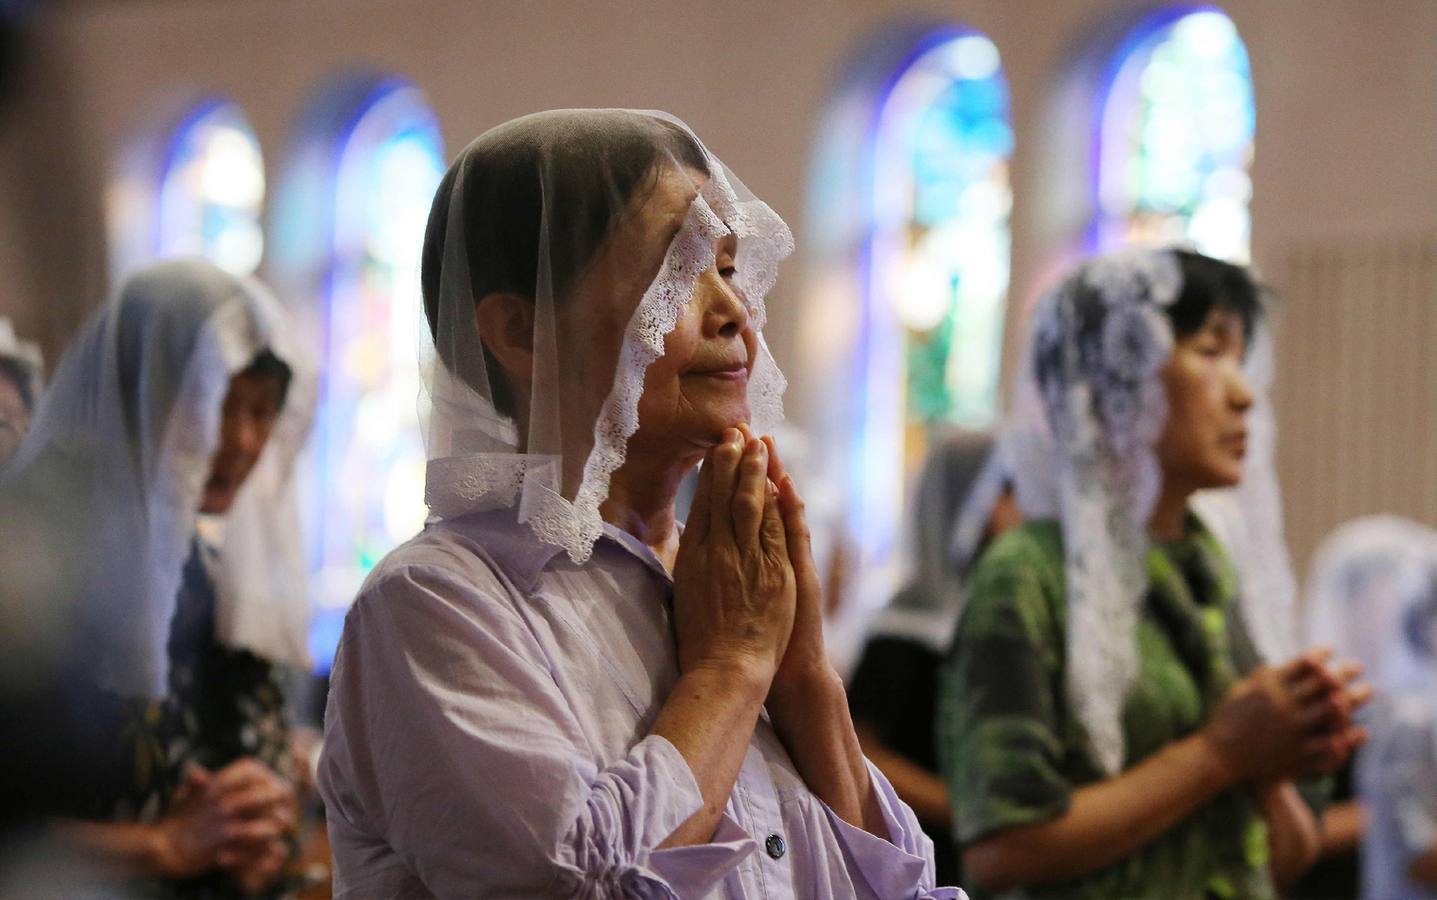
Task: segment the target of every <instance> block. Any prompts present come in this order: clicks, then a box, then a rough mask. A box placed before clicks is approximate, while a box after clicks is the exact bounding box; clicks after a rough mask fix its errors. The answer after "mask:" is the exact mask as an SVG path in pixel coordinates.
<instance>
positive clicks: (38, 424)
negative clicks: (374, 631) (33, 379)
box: [6, 260, 314, 698]
mask: <svg viewBox="0 0 1437 900" xmlns="http://www.w3.org/2000/svg"><path fill="white" fill-rule="evenodd" d="M289 333H290V329H288V328H286V327H285V326H284V324H283V319H282V316H281V313H280V310H279V307H278V304H277V303H276V302H275V300H274V299H273V298H272V297H271V296H270V295H269V293H268V291H266V290H265V289H264V288H263V287H262V286H261V285H260V284H259V283H258V282H256V281H253V280H240V279H237V278H235V277H233V276H231V275H229V274H227V273H225V272H223V271H221V270H220V269H218V268H216V267H215V266H213V265H211V264H210V263H207V262H203V261H200V260H183V261H173V262H165V263H160V264H158V265H155V266H152V267H150V268H148V269H145V270H143V271H141V272H139V273H137V274H136V275H134V276H133V277H132V278H131V279H130V280H129V281H127V282H126V284H125V285H124V287H123V288H122V289H121V292H120V295H119V297H118V298H117V299H116V300H115V301H114V302H113V303H110V304H108V305H106V306H105V307H104V308H102V309H101V310H100V311H99V312H97V313H96V314H95V315H94V316H93V317H92V318H91V319H90V321H89V322H88V323H87V324H86V325H85V327H84V328H83V329H82V330H81V332H80V333H79V335H78V336H77V337H76V338H75V339H74V341H73V342H72V343H71V345H70V347H69V348H68V349H67V350H66V352H65V354H64V356H63V357H62V358H61V360H60V364H59V366H58V367H57V369H56V372H55V375H54V378H53V381H52V384H51V386H50V388H49V390H48V391H47V392H46V394H45V396H44V398H43V400H42V401H41V404H40V406H39V409H38V410H37V411H36V415H35V420H34V424H33V426H32V427H31V429H30V433H29V434H28V435H27V436H26V439H25V442H24V444H23V445H22V446H21V448H20V451H19V453H18V454H17V456H16V458H15V460H14V464H13V466H12V467H11V468H9V469H7V470H6V483H7V484H6V487H7V488H11V489H15V490H18V491H20V492H23V493H28V494H29V495H31V496H34V495H36V494H40V495H42V496H43V495H44V494H45V493H46V492H55V493H56V494H57V496H65V497H68V498H70V499H71V500H77V501H78V503H67V502H56V503H54V504H52V505H50V507H49V510H48V511H49V512H51V513H54V514H55V515H62V516H63V517H64V521H58V522H57V521H48V520H46V521H36V522H35V523H34V524H35V527H36V529H37V530H40V531H43V532H44V533H46V534H48V535H52V536H54V537H55V538H58V539H62V540H64V541H65V542H66V544H67V545H69V549H70V552H71V555H72V556H73V557H74V558H75V559H77V560H78V561H79V562H78V565H79V566H80V568H81V569H82V571H80V572H75V573H67V574H68V575H69V576H71V577H73V578H74V585H75V591H76V593H77V597H76V598H75V603H74V611H75V617H74V620H73V629H74V632H73V634H72V638H73V641H72V646H74V647H76V648H83V650H82V651H81V652H82V654H83V657H82V658H83V664H84V665H85V666H87V667H88V668H89V669H90V670H91V673H92V675H93V677H94V678H95V680H96V681H97V682H98V683H99V685H100V686H101V687H104V688H106V689H109V690H112V691H114V692H116V693H119V694H122V695H126V696H135V697H148V698H155V697H160V696H163V695H164V694H165V692H166V690H167V679H168V657H167V653H166V644H167V641H168V637H169V629H170V620H171V617H172V616H173V614H174V610H175V601H176V595H177V592H178V590H179V585H180V578H181V572H182V569H183V566H184V564H185V559H186V557H187V555H188V553H189V545H190V540H191V538H192V537H193V535H194V533H195V528H196V519H197V515H198V513H197V511H198V508H199V506H200V502H201V497H202V493H203V490H204V485H205V481H206V479H207V478H208V475H209V472H210V466H211V460H212V458H213V456H214V452H215V450H216V448H217V446H218V442H219V432H220V423H221V407H222V405H223V402H224V398H225V395H226V393H227V391H228V388H229V381H230V378H231V376H232V375H234V374H235V373H237V372H239V371H240V370H241V369H243V368H245V367H246V366H248V365H249V363H250V362H251V361H253V360H254V358H255V357H256V356H257V355H258V354H259V353H260V351H262V350H264V349H266V348H268V349H269V350H270V351H271V352H273V353H274V354H275V356H277V357H279V358H280V359H281V360H283V361H284V362H285V363H287V364H288V365H289V366H290V369H291V371H292V374H293V377H292V380H291V385H290V390H289V394H288V396H287V399H286V403H285V407H284V410H283V412H282V414H281V420H280V421H279V422H277V423H276V425H275V427H274V430H273V432H272V437H271V440H270V443H269V444H268V445H267V447H266V449H265V451H264V454H263V455H262V457H261V459H260V461H259V462H258V463H257V464H256V467H255V469H254V472H253V473H252V475H251V477H250V479H249V480H247V481H246V483H245V484H244V486H243V487H242V488H241V490H240V492H239V494H238V496H237V498H236V501H235V505H234V508H233V510H232V513H231V519H230V521H229V522H228V523H227V526H228V528H229V532H230V533H229V534H227V535H226V546H223V547H221V549H220V558H221V560H222V562H221V570H220V571H219V572H217V573H216V578H215V581H216V593H217V598H216V599H217V605H218V609H217V629H218V634H217V637H219V638H220V639H221V640H222V641H225V642H226V643H231V644H232V645H235V646H247V647H249V648H250V649H254V650H256V652H260V653H261V654H263V655H266V656H271V657H278V659H279V661H284V662H302V661H303V659H304V656H303V652H304V651H303V647H304V639H303V632H304V626H305V618H306V615H305V606H304V593H305V590H304V570H303V566H302V565H300V566H298V567H297V568H296V567H295V565H294V564H295V562H296V561H298V560H299V557H298V556H297V555H296V554H295V552H294V551H295V550H296V549H297V548H298V547H299V541H298V522H297V519H295V518H294V517H293V516H294V512H295V506H294V503H293V497H292V494H293V485H292V483H291V479H290V475H291V473H292V471H293V460H294V455H295V453H296V452H297V451H298V449H299V446H300V444H301V443H302V442H303V440H304V437H305V435H306V433H307V431H308V428H309V422H310V416H311V411H312V409H313V398H314V378H313V370H312V368H311V367H310V366H309V365H308V364H307V361H306V360H305V358H304V356H303V355H302V354H300V353H299V352H297V350H296V349H295V348H294V347H293V346H291V345H290V339H289ZM27 509H30V510H31V511H32V512H35V510H34V508H33V507H27ZM61 510H63V511H64V512H62V513H61V512H56V511H61ZM46 513H47V510H46V509H45V508H41V509H39V510H38V515H39V516H40V517H41V518H42V519H44V518H45V517H46ZM52 517H53V516H52ZM231 543H233V544H234V545H235V546H234V547H233V548H231V547H230V546H228V545H229V544H231ZM280 545H283V546H280ZM53 599H56V600H57V601H58V599H59V598H53ZM277 632H283V635H282V637H281V638H280V639H275V637H274V635H275V634H276V633H277Z"/></svg>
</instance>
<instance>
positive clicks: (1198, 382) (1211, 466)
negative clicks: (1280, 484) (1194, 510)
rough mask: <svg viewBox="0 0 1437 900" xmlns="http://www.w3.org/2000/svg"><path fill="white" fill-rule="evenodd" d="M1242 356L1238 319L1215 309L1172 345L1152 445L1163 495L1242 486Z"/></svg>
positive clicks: (1247, 403) (1247, 401)
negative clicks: (1158, 432)
mask: <svg viewBox="0 0 1437 900" xmlns="http://www.w3.org/2000/svg"><path fill="white" fill-rule="evenodd" d="M1245 350H1246V337H1245V335H1244V331H1243V322H1242V318H1241V317H1240V316H1238V315H1237V314H1236V313H1234V312H1232V311H1230V310H1225V309H1218V308H1215V309H1213V311H1212V312H1210V313H1209V314H1208V317H1207V319H1206V320H1205V321H1204V322H1203V325H1202V327H1201V328H1199V329H1198V330H1197V331H1195V332H1193V333H1192V334H1190V335H1187V336H1186V337H1183V338H1180V339H1178V340H1177V341H1176V342H1175V345H1174V347H1173V353H1172V356H1171V357H1170V358H1169V359H1168V361H1167V363H1166V364H1164V366H1163V369H1162V379H1163V385H1164V387H1165V388H1166V389H1167V401H1168V418H1167V422H1166V423H1165V424H1164V426H1163V433H1162V436H1161V437H1160V438H1159V439H1158V445H1157V455H1158V462H1159V464H1160V465H1161V466H1162V471H1163V482H1164V486H1165V488H1167V489H1168V490H1173V489H1176V490H1180V491H1185V492H1192V491H1198V490H1203V489H1206V488H1216V487H1231V486H1232V485H1235V484H1237V483H1238V482H1239V481H1241V480H1242V463H1243V457H1244V456H1245V455H1246V454H1247V421H1246V419H1247V411H1248V409H1249V408H1251V407H1252V403H1253V397H1252V392H1251V391H1250V390H1249V389H1248V386H1247V381H1246V379H1245V378H1244V376H1243V365H1242V364H1243V357H1244V354H1245Z"/></svg>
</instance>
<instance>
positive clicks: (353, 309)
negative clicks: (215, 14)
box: [310, 85, 444, 672]
mask: <svg viewBox="0 0 1437 900" xmlns="http://www.w3.org/2000/svg"><path fill="white" fill-rule="evenodd" d="M443 172H444V154H443V142H442V139H441V137H440V131H439V125H438V122H437V120H436V119H435V118H434V115H433V113H432V112H431V111H430V110H429V107H428V105H427V103H426V101H425V99H424V97H423V95H422V94H421V93H420V92H419V91H418V90H416V89H415V88H412V87H408V86H404V85H399V86H392V87H390V88H388V89H386V90H384V91H381V92H380V93H379V94H378V96H375V97H371V98H370V102H369V104H368V105H367V107H366V108H365V109H363V110H362V111H361V112H360V113H359V115H358V117H357V118H356V120H355V122H354V124H353V126H352V128H350V129H349V131H348V133H347V135H346V136H345V137H344V139H343V141H342V143H341V146H340V147H339V148H338V160H337V167H336V173H337V174H336V177H335V184H334V209H335V215H334V227H335V231H334V235H333V265H332V269H331V276H330V283H329V286H328V288H329V290H328V297H327V298H326V303H325V323H324V328H325V332H326V334H325V343H326V353H325V356H326V359H325V363H326V366H325V370H326V371H325V377H324V381H323V383H322V385H321V394H320V407H319V410H318V415H317V421H316V434H315V439H314V452H313V465H314V466H315V468H316V473H315V478H314V479H313V481H314V483H315V484H316V485H317V486H318V488H317V489H318V491H319V492H320V496H318V497H316V498H315V500H314V502H313V504H312V508H313V510H314V516H313V518H314V520H315V521H314V529H313V533H312V535H311V541H312V547H311V556H312V560H313V567H314V568H315V570H316V578H315V582H316V590H317V596H316V604H315V609H316V615H315V622H314V625H313V626H312V628H311V631H310V650H311V653H312V655H313V657H314V659H315V662H316V666H317V668H318V669H319V670H320V671H321V672H323V671H327V669H328V666H329V662H330V660H331V659H332V658H333V654H334V649H335V639H336V637H337V635H338V633H339V632H338V628H337V626H336V624H335V623H336V622H339V621H342V619H343V616H344V612H345V609H346V608H347V606H348V604H349V602H350V601H351V600H352V599H353V598H354V595H355V593H356V591H357V590H358V588H359V586H360V583H361V582H362V581H363V579H364V576H365V575H366V574H368V572H369V570H370V569H372V568H373V567H374V565H375V564H376V563H377V562H378V561H379V559H380V558H382V557H383V555H384V554H385V553H387V552H388V551H389V550H390V549H392V548H393V547H394V546H396V545H397V544H399V543H401V542H402V541H404V540H406V539H408V538H409V537H411V536H412V535H413V534H415V533H416V532H417V531H418V530H419V529H420V528H421V527H422V525H423V522H424V518H425V514H426V509H425V506H424V503H423V493H424V468H425V452H424V443H423V439H422V435H421V434H420V429H419V415H418V410H419V401H420V394H421V382H420V377H419V359H418V348H419V339H418V329H419V328H421V327H423V326H422V325H421V324H420V320H421V319H422V317H423V313H422V304H421V301H420V294H419V253H420V249H421V246H422V243H423V237H424V228H425V223H426V221H427V217H428V213H429V204H430V201H431V200H432V199H433V196H434V190H435V188H436V187H437V186H438V184H439V180H440V178H441V177H442V176H443Z"/></svg>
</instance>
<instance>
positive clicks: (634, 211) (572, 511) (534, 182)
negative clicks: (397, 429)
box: [423, 110, 793, 562]
mask: <svg viewBox="0 0 1437 900" xmlns="http://www.w3.org/2000/svg"><path fill="white" fill-rule="evenodd" d="M666 179H667V180H666ZM675 183H677V184H679V185H680V188H679V189H678V190H677V192H676V194H678V195H681V196H680V197H679V202H678V203H677V204H673V208H672V209H669V208H666V207H659V208H654V207H650V206H648V205H647V204H650V203H651V202H658V201H661V200H662V199H663V197H664V196H665V194H664V193H663V190H664V189H665V188H664V186H665V185H669V186H672V185H673V184H675ZM655 198H658V200H657V201H656V200H655ZM641 211H643V212H642V214H641ZM646 217H647V218H646ZM645 222H648V224H647V225H646V224H645ZM646 229H647V230H646ZM729 233H732V234H733V235H734V236H735V237H736V238H737V242H738V253H737V258H736V260H735V270H736V271H735V272H734V273H733V275H732V278H731V280H730V283H731V285H732V286H733V287H734V288H735V290H736V291H737V293H738V294H739V295H740V296H741V298H742V299H743V301H744V303H745V305H746V307H747V309H748V313H749V316H750V321H751V323H752V326H753V330H754V332H755V335H756V336H757V350H756V355H755V357H754V359H753V361H752V368H751V371H750V373H749V379H748V400H749V408H750V414H751V421H752V425H753V428H754V430H755V431H756V432H758V433H764V432H766V431H768V430H770V429H771V428H772V427H773V426H774V425H775V424H776V423H777V422H778V421H779V420H780V419H781V418H782V406H781V395H782V393H783V390H784V387H785V382H784V379H783V376H782V374H781V373H780V372H779V370H778V367H777V365H776V364H775V363H774V361H773V358H772V356H770V354H769V352H768V348H767V346H766V345H765V343H764V341H763V337H762V334H761V328H762V325H763V321H764V298H765V296H766V295H767V293H768V291H769V289H770V288H771V287H772V285H773V282H774V279H775V277H776V272H777V264H778V262H779V260H781V259H782V258H783V257H785V256H786V255H788V254H789V253H790V252H791V251H792V249H793V238H792V235H791V234H790V232H789V230H788V227H787V226H786V225H785V224H784V223H783V220H782V219H780V218H779V217H778V216H777V215H776V214H775V213H774V212H773V210H771V209H769V207H768V206H767V205H766V204H764V203H763V202H762V201H760V200H758V199H757V198H756V197H754V196H753V194H751V193H750V192H749V191H748V190H747V189H746V188H745V187H744V186H743V185H742V184H741V183H740V182H739V181H738V179H737V178H736V177H734V175H733V174H732V173H731V172H729V171H728V170H727V169H726V168H725V167H724V166H723V164H722V163H721V162H719V160H718V158H717V157H715V156H714V155H713V154H712V153H710V152H709V151H708V150H707V149H706V148H705V147H704V146H703V144H702V143H700V142H699V140H698V138H696V137H695V136H694V134H693V133H692V132H691V131H690V130H689V129H688V128H687V126H685V125H684V124H683V123H682V122H680V121H679V120H677V119H675V118H673V117H672V116H669V115H667V114H664V113H659V112H643V111H631V110H555V111H550V112H543V113H536V114H534V115H529V116H524V117H522V118H519V119H515V120H512V121H510V122H507V123H505V124H503V125H500V126H498V127H496V128H494V129H492V130H490V131H488V132H486V133H485V134H483V135H482V136H480V137H479V138H478V139H476V140H475V141H474V142H473V143H472V144H470V145H469V146H468V147H467V148H465V150H464V151H463V152H462V153H461V154H460V155H459V158H458V159H457V160H455V162H454V164H453V165H452V166H451V167H450V169H449V171H448V173H447V174H446V175H445V177H444V179H443V181H442V182H441V183H440V186H439V190H438V192H437V193H436V196H435V200H434V205H433V207H432V209H431V212H430V218H429V226H428V230H427V233H426V235H425V247H424V260H423V264H424V271H423V282H424V285H423V286H424V296H425V312H426V315H427V318H428V322H429V334H430V336H431V337H432V348H429V349H430V352H429V353H428V359H427V360H426V363H425V366H424V370H425V384H426V388H427V392H428V400H429V403H428V409H427V410H426V411H425V414H424V418H425V419H426V422H425V427H426V432H427V449H428V455H429V465H428V472H427V476H426V483H425V499H426V502H427V503H428V505H429V508H430V511H431V513H432V515H433V516H435V517H437V518H440V519H444V518H452V517H456V516H461V515H464V514H466V513H469V512H474V511H480V510H488V509H500V508H510V507H513V508H516V510H517V516H518V519H519V521H520V522H523V523H527V524H528V526H529V527H530V528H531V529H532V530H533V532H534V533H535V534H536V535H537V536H538V537H539V538H540V539H541V540H543V541H545V542H547V543H549V544H552V545H555V546H558V547H561V548H563V549H564V550H565V551H567V553H568V555H569V557H570V558H571V559H573V560H574V561H575V562H582V561H584V560H586V559H587V558H588V557H589V554H590V553H591V551H592V548H593V544H594V541H595V540H597V538H598V536H599V534H600V532H601V529H602V521H601V518H600V511H599V507H600V504H601V503H602V502H603V501H604V500H605V498H606V497H607V496H608V491H609V480H610V477H611V476H612V474H613V473H614V471H615V470H616V469H617V468H618V467H619V466H620V465H621V464H622V463H623V460H624V456H625V452H626V447H627V443H628V439H629V438H630V436H632V435H633V433H634V432H635V431H636V430H637V428H638V402H639V396H640V394H641V393H642V391H643V389H644V378H645V372H646V370H647V369H648V366H649V365H650V364H651V363H652V362H653V361H654V360H656V359H658V358H659V357H660V356H661V355H662V354H663V351H664V340H665V336H666V335H667V334H669V332H671V331H672V330H673V328H674V326H675V323H676V322H677V320H678V317H679V313H680V311H681V309H682V308H683V306H684V304H685V303H686V302H688V300H689V298H690V296H691V295H692V293H693V290H694V285H695V282H696V280H697V279H698V278H699V276H700V275H702V273H703V272H705V271H706V270H707V269H708V268H709V267H710V266H712V265H713V264H714V258H715V241H716V240H717V239H718V238H720V237H722V236H725V235H727V234H729ZM595 284H601V285H603V286H604V287H603V288H602V289H599V290H597V291H596V290H595V289H594V285H595ZM493 293H509V294H514V295H518V296H519V297H522V298H524V299H525V300H531V301H532V304H533V306H532V310H533V318H532V326H531V330H530V332H529V333H528V334H527V335H526V340H527V341H529V342H531V343H530V346H532V350H533V356H532V359H533V362H532V390H530V391H529V397H528V398H527V400H526V399H525V398H524V397H523V396H522V392H520V391H518V390H516V389H515V388H514V386H512V385H510V384H509V383H508V379H507V377H506V376H505V375H504V374H503V370H502V369H501V368H500V366H499V365H498V363H497V360H496V358H495V357H494V356H493V350H492V349H491V347H490V346H489V345H488V344H486V342H485V339H484V336H483V335H481V334H480V330H479V326H478V320H477V317H476V314H475V310H476V305H477V303H478V301H479V300H480V299H482V298H484V297H485V296H487V295H489V294H493ZM594 294H597V296H594ZM520 403H527V407H526V408H525V409H522V410H521V409H518V408H517V407H518V405H519V404H520ZM521 428H522V429H523V431H522V433H521V430H520V429H521Z"/></svg>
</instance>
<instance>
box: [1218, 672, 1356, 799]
mask: <svg viewBox="0 0 1437 900" xmlns="http://www.w3.org/2000/svg"><path fill="white" fill-rule="evenodd" d="M1324 660H1325V654H1323V653H1321V652H1316V651H1315V652H1311V653H1306V654H1303V655H1302V656H1299V657H1297V658H1296V659H1293V660H1291V661H1290V662H1288V663H1286V664H1284V665H1282V666H1280V667H1273V666H1262V667H1260V668H1259V669H1257V670H1256V671H1254V672H1253V673H1252V674H1251V675H1249V676H1248V677H1247V678H1245V679H1243V680H1242V681H1241V682H1239V683H1238V684H1236V685H1234V686H1233V688H1232V690H1230V691H1229V692H1228V694H1227V696H1226V697H1224V698H1223V700H1222V702H1221V703H1219V704H1218V706H1217V708H1215V709H1214V710H1213V712H1212V714H1211V715H1210V716H1209V717H1208V720H1207V722H1206V723H1205V724H1204V725H1203V729H1202V732H1201V734H1202V736H1203V737H1204V738H1205V739H1206V740H1207V741H1208V742H1209V743H1210V745H1211V746H1212V747H1213V749H1214V751H1215V752H1216V753H1217V756H1218V758H1219V759H1220V760H1221V761H1222V763H1223V765H1224V767H1225V768H1226V769H1227V770H1228V771H1229V772H1230V773H1231V774H1232V775H1233V777H1234V778H1235V780H1239V781H1258V782H1266V781H1281V780H1286V779H1294V778H1306V777H1310V776H1313V775H1321V774H1327V773H1330V772H1332V771H1335V770H1336V769H1337V768H1339V767H1340V766H1341V765H1342V764H1343V762H1345V761H1346V760H1347V758H1348V757H1349V756H1350V755H1351V753H1352V751H1353V750H1354V749H1356V747H1357V746H1358V745H1359V744H1361V743H1362V740H1363V739H1364V737H1365V735H1364V734H1363V732H1362V730H1361V729H1359V728H1355V727H1353V725H1352V719H1351V716H1352V711H1353V709H1354V703H1361V702H1362V701H1363V700H1365V699H1366V698H1365V696H1364V693H1365V692H1364V691H1363V690H1361V689H1356V688H1349V686H1348V684H1349V682H1350V681H1351V680H1352V678H1354V677H1355V675H1356V673H1355V672H1354V671H1350V670H1346V669H1344V670H1341V671H1338V672H1334V671H1332V670H1329V669H1328V668H1327V667H1326V666H1325V665H1324Z"/></svg>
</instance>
